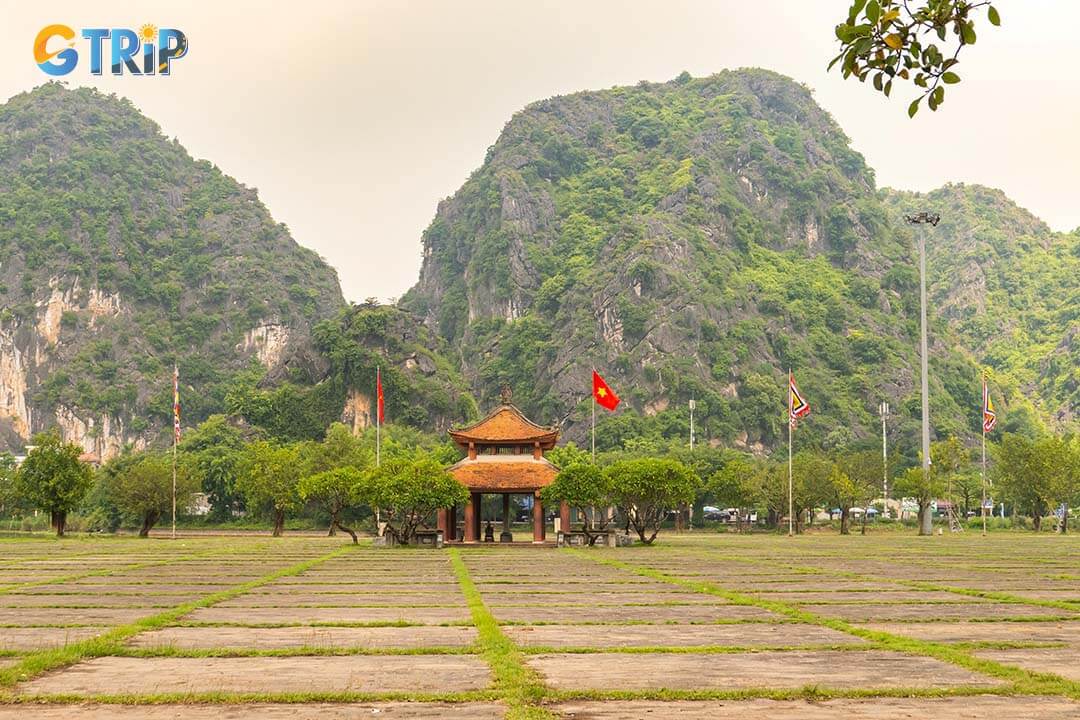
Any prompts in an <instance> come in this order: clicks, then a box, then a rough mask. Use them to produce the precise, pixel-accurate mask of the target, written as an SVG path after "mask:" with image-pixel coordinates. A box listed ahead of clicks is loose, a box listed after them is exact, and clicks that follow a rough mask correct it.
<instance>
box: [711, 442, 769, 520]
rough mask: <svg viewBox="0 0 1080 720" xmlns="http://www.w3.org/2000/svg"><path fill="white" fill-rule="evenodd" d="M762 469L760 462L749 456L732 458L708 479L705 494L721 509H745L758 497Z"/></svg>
mask: <svg viewBox="0 0 1080 720" xmlns="http://www.w3.org/2000/svg"><path fill="white" fill-rule="evenodd" d="M764 469H765V466H764V464H763V463H762V462H760V461H756V460H754V459H753V458H751V457H749V456H745V455H738V456H735V457H732V458H731V459H730V460H728V462H727V463H725V464H724V466H723V467H722V468H720V469H719V470H717V471H716V472H714V473H713V474H712V475H711V476H710V477H709V479H708V481H707V482H706V483H705V492H706V493H707V494H708V495H710V496H712V498H713V500H714V501H715V502H717V503H719V505H720V506H721V507H734V508H740V509H741V508H745V507H747V506H750V505H752V504H753V503H754V502H755V501H756V499H757V497H758V488H759V487H760V486H761V482H762V480H761V475H762V473H763V472H764Z"/></svg>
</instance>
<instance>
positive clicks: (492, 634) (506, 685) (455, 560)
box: [449, 548, 555, 720]
mask: <svg viewBox="0 0 1080 720" xmlns="http://www.w3.org/2000/svg"><path fill="white" fill-rule="evenodd" d="M449 553H450V562H451V564H452V565H453V568H454V575H455V576H456V577H457V580H458V583H459V584H460V585H461V592H462V594H463V595H464V596H465V602H466V603H467V604H468V606H469V611H470V612H471V613H472V618H473V624H474V625H475V626H476V632H477V635H478V637H477V645H478V646H479V648H480V655H481V657H483V658H484V660H485V661H486V662H487V663H488V665H489V666H490V667H491V674H492V677H493V678H494V681H495V690H496V692H497V693H498V697H499V699H500V700H502V701H503V702H504V703H505V704H506V718H507V720H549V719H552V718H554V717H555V716H554V715H553V714H552V713H550V712H548V711H547V710H545V709H544V708H542V707H539V703H540V702H542V701H543V700H544V698H545V696H546V694H547V688H545V687H544V683H543V681H542V680H541V679H540V676H539V675H537V673H536V672H535V671H534V670H533V669H532V668H530V667H529V666H528V665H526V664H525V659H524V654H523V653H522V652H521V650H520V648H518V646H517V645H516V644H515V643H514V641H513V640H511V639H510V638H509V637H507V636H506V634H505V633H503V631H502V628H500V627H499V622H498V621H497V620H496V619H495V616H494V615H492V614H491V611H490V610H488V608H487V606H486V605H485V604H484V599H483V597H482V596H481V595H480V591H479V590H477V589H476V585H475V584H474V583H473V580H472V577H471V576H470V575H469V568H468V567H467V566H466V565H465V561H464V560H462V559H461V551H460V550H459V549H458V548H450V550H449Z"/></svg>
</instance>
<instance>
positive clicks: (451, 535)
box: [446, 505, 460, 540]
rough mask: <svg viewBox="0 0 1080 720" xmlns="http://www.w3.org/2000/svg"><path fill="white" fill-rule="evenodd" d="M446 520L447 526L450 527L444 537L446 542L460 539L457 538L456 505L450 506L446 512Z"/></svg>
mask: <svg viewBox="0 0 1080 720" xmlns="http://www.w3.org/2000/svg"><path fill="white" fill-rule="evenodd" d="M446 519H447V525H449V526H450V527H449V529H448V534H447V535H446V539H447V540H458V539H460V538H458V536H457V505H452V506H451V507H450V508H449V509H448V510H447V511H446Z"/></svg>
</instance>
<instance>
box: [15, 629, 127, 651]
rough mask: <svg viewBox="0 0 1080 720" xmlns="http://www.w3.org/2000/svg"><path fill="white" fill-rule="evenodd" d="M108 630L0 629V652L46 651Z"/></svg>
mask: <svg viewBox="0 0 1080 720" xmlns="http://www.w3.org/2000/svg"><path fill="white" fill-rule="evenodd" d="M107 629H108V628H105V627H78V628H50V627H42V628H0V650H19V651H23V650H27V651H29V650H48V649H51V648H59V647H64V646H65V645H70V644H72V643H77V642H80V641H82V640H88V639H89V638H92V637H94V636H95V635H100V634H101V633H103V632H105V631H106V630H107Z"/></svg>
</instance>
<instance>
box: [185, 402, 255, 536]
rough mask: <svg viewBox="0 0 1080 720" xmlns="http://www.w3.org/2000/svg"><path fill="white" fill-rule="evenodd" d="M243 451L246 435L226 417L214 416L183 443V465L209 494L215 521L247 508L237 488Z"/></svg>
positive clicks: (190, 432)
mask: <svg viewBox="0 0 1080 720" xmlns="http://www.w3.org/2000/svg"><path fill="white" fill-rule="evenodd" d="M243 451H244V434H243V433H242V432H241V430H240V429H239V428H237V427H235V426H234V425H232V424H230V423H229V420H228V418H226V417H225V416H224V415H211V416H210V417H209V418H207V419H206V421H205V422H203V423H201V424H200V425H199V426H198V427H197V428H195V429H194V430H191V431H189V432H187V433H186V434H185V435H184V439H183V440H182V441H181V442H180V458H181V464H182V466H183V467H184V468H186V469H187V472H188V474H189V475H191V476H192V477H194V478H195V479H196V480H197V481H198V482H199V485H200V487H202V491H203V492H204V493H206V497H207V499H208V500H209V502H210V517H212V518H213V519H215V520H218V521H222V520H229V519H231V518H232V517H233V516H234V515H235V514H236V513H238V512H241V511H242V510H243V509H244V502H243V496H242V494H241V493H240V492H239V491H238V490H237V489H236V479H237V476H238V475H239V468H240V461H241V459H242V456H243Z"/></svg>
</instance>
